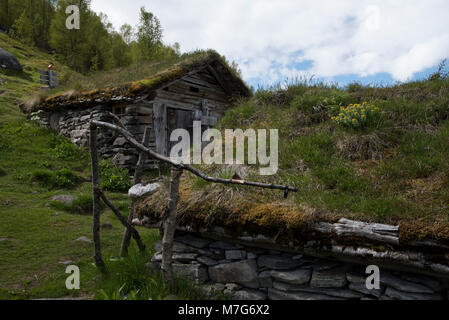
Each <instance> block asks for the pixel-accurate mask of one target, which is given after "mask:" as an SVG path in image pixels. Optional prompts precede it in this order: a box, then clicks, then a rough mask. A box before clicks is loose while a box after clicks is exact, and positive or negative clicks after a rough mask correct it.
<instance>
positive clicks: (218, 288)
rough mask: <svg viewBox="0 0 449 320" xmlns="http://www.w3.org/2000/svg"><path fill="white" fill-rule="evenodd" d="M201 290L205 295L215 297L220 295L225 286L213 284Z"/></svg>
mask: <svg viewBox="0 0 449 320" xmlns="http://www.w3.org/2000/svg"><path fill="white" fill-rule="evenodd" d="M202 288H203V291H204V292H205V294H206V295H208V296H216V295H219V294H221V293H222V292H223V291H224V290H225V285H224V284H221V283H215V284H209V285H204V286H203V287H202Z"/></svg>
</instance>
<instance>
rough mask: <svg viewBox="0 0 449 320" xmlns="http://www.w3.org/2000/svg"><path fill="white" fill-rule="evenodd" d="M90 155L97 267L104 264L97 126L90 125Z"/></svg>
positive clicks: (101, 266) (102, 266)
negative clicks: (102, 255) (101, 235)
mask: <svg viewBox="0 0 449 320" xmlns="http://www.w3.org/2000/svg"><path fill="white" fill-rule="evenodd" d="M89 139H90V141H89V142H90V143H89V147H90V156H91V160H92V196H93V230H92V232H93V239H94V258H95V264H96V266H97V267H99V268H104V267H105V264H104V261H103V258H102V257H101V244H100V211H101V208H100V195H99V193H98V190H99V188H100V177H99V169H98V151H97V126H95V125H93V124H91V125H90V138H89Z"/></svg>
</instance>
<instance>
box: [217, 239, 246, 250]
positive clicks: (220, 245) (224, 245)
mask: <svg viewBox="0 0 449 320" xmlns="http://www.w3.org/2000/svg"><path fill="white" fill-rule="evenodd" d="M209 247H210V248H211V249H222V250H237V249H240V248H241V246H238V245H235V244H232V243H229V242H224V241H216V242H212V243H211V244H210V246H209Z"/></svg>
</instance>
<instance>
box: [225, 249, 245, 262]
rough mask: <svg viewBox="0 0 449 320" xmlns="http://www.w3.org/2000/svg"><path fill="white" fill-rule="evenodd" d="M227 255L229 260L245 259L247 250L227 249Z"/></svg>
mask: <svg viewBox="0 0 449 320" xmlns="http://www.w3.org/2000/svg"><path fill="white" fill-rule="evenodd" d="M225 256H226V259H227V260H244V259H246V251H243V250H226V252H225Z"/></svg>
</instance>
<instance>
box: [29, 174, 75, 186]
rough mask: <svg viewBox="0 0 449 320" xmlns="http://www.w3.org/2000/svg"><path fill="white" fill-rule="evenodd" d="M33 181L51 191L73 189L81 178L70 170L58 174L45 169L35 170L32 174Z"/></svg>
mask: <svg viewBox="0 0 449 320" xmlns="http://www.w3.org/2000/svg"><path fill="white" fill-rule="evenodd" d="M31 180H32V181H35V182H37V183H38V184H39V185H40V186H41V187H45V188H49V189H58V188H62V189H71V188H73V187H75V186H76V185H77V183H78V182H79V181H80V179H79V177H78V176H77V175H76V174H74V173H73V172H72V171H71V170H69V169H61V170H59V171H56V172H54V171H51V170H45V169H44V170H41V169H40V170H35V171H33V172H32V174H31Z"/></svg>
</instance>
